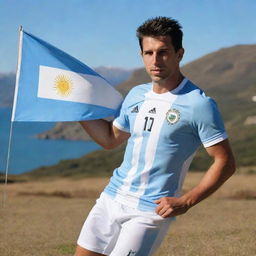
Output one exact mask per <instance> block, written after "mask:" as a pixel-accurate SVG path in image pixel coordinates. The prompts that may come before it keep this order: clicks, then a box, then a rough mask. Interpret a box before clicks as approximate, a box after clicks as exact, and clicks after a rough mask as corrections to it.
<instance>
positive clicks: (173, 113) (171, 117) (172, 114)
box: [166, 108, 180, 124]
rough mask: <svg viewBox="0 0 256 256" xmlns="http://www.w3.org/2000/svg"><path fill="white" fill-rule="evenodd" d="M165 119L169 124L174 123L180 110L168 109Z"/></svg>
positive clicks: (178, 118) (178, 116)
mask: <svg viewBox="0 0 256 256" xmlns="http://www.w3.org/2000/svg"><path fill="white" fill-rule="evenodd" d="M166 120H167V121H168V123H169V124H175V123H177V122H178V121H179V120H180V112H179V111H178V110H177V109H174V108H173V109H170V110H168V111H167V113H166Z"/></svg>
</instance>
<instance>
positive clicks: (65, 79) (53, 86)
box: [37, 66, 122, 109]
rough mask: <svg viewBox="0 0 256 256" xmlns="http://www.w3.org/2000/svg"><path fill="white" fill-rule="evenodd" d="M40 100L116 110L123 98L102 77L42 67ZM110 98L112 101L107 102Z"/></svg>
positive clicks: (39, 84)
mask: <svg viewBox="0 0 256 256" xmlns="http://www.w3.org/2000/svg"><path fill="white" fill-rule="evenodd" d="M37 96H38V97H39V98H46V99H54V100H63V101H72V102H79V103H87V104H93V105H98V106H103V107H107V108H111V109H116V108H117V107H118V106H119V104H120V103H121V101H122V96H121V94H120V93H119V92H117V91H116V90H115V89H114V88H112V86H111V85H110V84H109V83H108V82H107V81H106V80H104V79H103V78H101V77H100V76H95V75H87V74H81V73H76V72H72V71H68V70H64V69H59V68H52V67H47V66H40V69H39V83H38V93H37ZM108 98H110V99H111V101H109V100H106V99H108Z"/></svg>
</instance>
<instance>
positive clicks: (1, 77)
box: [0, 73, 15, 107]
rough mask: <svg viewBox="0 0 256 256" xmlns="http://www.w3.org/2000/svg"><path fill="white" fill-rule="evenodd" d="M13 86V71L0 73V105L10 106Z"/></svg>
mask: <svg viewBox="0 0 256 256" xmlns="http://www.w3.org/2000/svg"><path fill="white" fill-rule="evenodd" d="M14 87H15V74H14V73H0V107H10V106H12V101H13V94H14Z"/></svg>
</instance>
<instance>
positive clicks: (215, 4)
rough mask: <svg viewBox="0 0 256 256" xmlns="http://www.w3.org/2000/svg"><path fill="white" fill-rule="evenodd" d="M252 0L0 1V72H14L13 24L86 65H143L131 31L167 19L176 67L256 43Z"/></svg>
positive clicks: (255, 7)
mask: <svg viewBox="0 0 256 256" xmlns="http://www.w3.org/2000/svg"><path fill="white" fill-rule="evenodd" d="M255 13H256V1H255V0H41V1H39V0H37V1H36V0H0V73H5V72H15V71H16V63H17V53H18V27H19V25H22V26H23V29H24V30H25V31H27V32H29V33H31V34H33V35H35V36H37V37H39V38H41V39H43V40H45V41H47V42H48V43H50V44H53V45H54V46H56V47H58V48H60V49H61V50H63V51H65V52H67V53H69V54H70V55H72V56H74V57H75V58H77V59H79V60H80V61H82V62H84V63H85V64H86V65H88V66H90V67H92V68H95V67H99V66H107V67H120V68H125V69H132V68H138V67H142V66H143V62H142V60H141V57H140V50H139V45H138V40H137V38H136V29H137V27H138V26H140V25H141V24H142V23H143V22H144V21H145V20H146V19H148V18H152V17H156V16H167V17H172V18H174V19H176V20H178V21H179V22H180V24H181V25H182V27H183V33H184V37H183V46H184V48H185V55H184V58H183V61H182V63H181V65H184V64H186V63H188V62H191V61H193V60H195V59H197V58H199V57H201V56H203V55H205V54H208V53H211V52H213V51H216V50H218V49H220V48H224V47H230V46H233V45H237V44H255V43H256V19H255Z"/></svg>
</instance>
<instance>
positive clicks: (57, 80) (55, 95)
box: [12, 29, 123, 122]
mask: <svg viewBox="0 0 256 256" xmlns="http://www.w3.org/2000/svg"><path fill="white" fill-rule="evenodd" d="M122 99H123V98H122V96H121V94H120V93H119V92H118V91H116V90H115V89H114V88H113V87H112V86H111V85H110V84H109V83H108V81H107V80H106V79H105V78H103V77H102V76H100V75H99V74H97V73H96V72H95V71H94V70H92V69H91V68H89V67H88V66H86V65H85V64H83V63H82V62H80V61H79V60H77V59H75V58H73V57H72V56H70V55H68V54H67V53H65V52H63V51H61V50H60V49H58V48H56V47H54V46H52V45H50V44H49V43H47V42H45V41H43V40H41V39H39V38H37V37H35V36H33V35H31V34H29V33H27V32H25V31H24V30H22V29H20V42H19V57H18V68H17V74H16V86H15V94H14V103H13V112H12V121H26V122H27V121H42V122H60V121H81V120H93V119H100V118H106V117H110V116H115V115H116V114H117V111H118V109H119V106H120V104H121V102H122Z"/></svg>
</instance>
